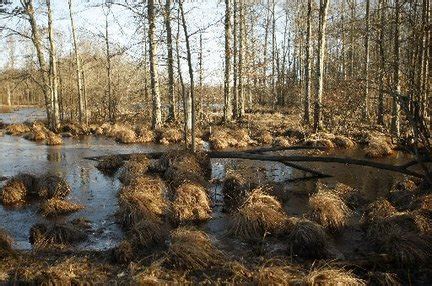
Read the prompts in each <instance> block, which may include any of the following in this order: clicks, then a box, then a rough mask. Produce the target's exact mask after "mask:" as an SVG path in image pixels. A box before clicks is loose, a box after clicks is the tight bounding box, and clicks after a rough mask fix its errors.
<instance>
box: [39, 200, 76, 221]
mask: <svg viewBox="0 0 432 286" xmlns="http://www.w3.org/2000/svg"><path fill="white" fill-rule="evenodd" d="M82 209H84V206H82V205H79V204H75V203H72V202H69V201H66V200H62V199H57V198H52V199H49V200H48V201H46V202H44V203H42V204H41V206H40V209H39V211H40V213H41V214H42V215H43V216H46V217H55V216H61V215H67V214H70V213H73V212H77V211H80V210H82Z"/></svg>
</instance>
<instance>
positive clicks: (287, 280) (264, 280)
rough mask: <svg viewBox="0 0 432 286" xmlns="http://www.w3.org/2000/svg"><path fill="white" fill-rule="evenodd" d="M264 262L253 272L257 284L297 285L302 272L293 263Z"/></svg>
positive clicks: (300, 279)
mask: <svg viewBox="0 0 432 286" xmlns="http://www.w3.org/2000/svg"><path fill="white" fill-rule="evenodd" d="M272 264H273V263H271V264H270V265H269V263H266V264H264V265H263V266H261V267H260V268H259V269H258V270H257V271H256V272H255V281H256V283H257V284H258V285H262V286H264V285H286V286H288V285H299V284H300V283H301V281H302V277H303V272H302V271H301V270H300V269H299V268H298V267H296V266H294V265H289V264H286V263H277V264H275V265H272Z"/></svg>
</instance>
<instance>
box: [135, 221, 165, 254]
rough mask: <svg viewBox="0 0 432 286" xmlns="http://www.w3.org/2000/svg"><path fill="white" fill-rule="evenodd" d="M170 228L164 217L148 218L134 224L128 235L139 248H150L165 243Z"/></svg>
mask: <svg viewBox="0 0 432 286" xmlns="http://www.w3.org/2000/svg"><path fill="white" fill-rule="evenodd" d="M168 230H169V227H168V225H167V224H166V223H164V221H163V220H162V219H157V218H146V219H142V220H140V221H138V222H136V223H135V224H133V225H132V227H131V228H130V230H129V232H128V236H129V237H131V241H132V242H133V243H134V245H136V246H137V247H138V248H140V249H141V248H143V247H144V248H149V247H151V246H155V245H159V244H162V243H164V241H165V240H166V238H167V237H168V234H169V231H168Z"/></svg>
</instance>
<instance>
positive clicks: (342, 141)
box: [333, 135, 355, 149]
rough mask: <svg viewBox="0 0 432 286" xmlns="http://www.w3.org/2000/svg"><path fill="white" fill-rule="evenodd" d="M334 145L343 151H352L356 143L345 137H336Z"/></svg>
mask: <svg viewBox="0 0 432 286" xmlns="http://www.w3.org/2000/svg"><path fill="white" fill-rule="evenodd" d="M333 143H334V144H335V145H336V147H338V148H342V149H352V148H354V147H355V143H354V141H353V140H351V139H350V138H348V137H346V136H343V135H337V136H335V138H334V139H333Z"/></svg>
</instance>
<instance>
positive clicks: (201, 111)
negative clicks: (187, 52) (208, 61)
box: [197, 33, 204, 120]
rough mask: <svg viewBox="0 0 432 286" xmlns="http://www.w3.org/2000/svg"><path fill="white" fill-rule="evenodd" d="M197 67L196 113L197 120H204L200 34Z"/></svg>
mask: <svg viewBox="0 0 432 286" xmlns="http://www.w3.org/2000/svg"><path fill="white" fill-rule="evenodd" d="M198 65H199V104H198V106H197V113H198V118H199V120H202V119H203V118H204V69H203V38H202V33H200V39H199V55H198Z"/></svg>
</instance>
